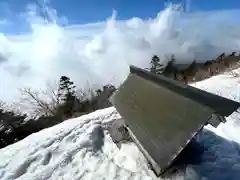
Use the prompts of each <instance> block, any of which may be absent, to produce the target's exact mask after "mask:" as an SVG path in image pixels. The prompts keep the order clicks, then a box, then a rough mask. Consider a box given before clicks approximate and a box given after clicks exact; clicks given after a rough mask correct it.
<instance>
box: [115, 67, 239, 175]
mask: <svg viewBox="0 0 240 180" xmlns="http://www.w3.org/2000/svg"><path fill="white" fill-rule="evenodd" d="M187 89H188V90H187ZM185 91H188V93H190V94H186V92H185ZM201 96H203V97H204V98H209V99H210V101H211V102H209V103H206V102H204V103H202V100H201V98H200V97H201ZM192 97H193V98H192ZM204 98H203V99H204ZM110 99H111V102H112V103H113V105H114V106H115V107H116V109H117V111H118V112H119V113H120V114H121V116H122V117H123V118H124V119H125V123H126V125H127V126H128V129H129V130H130V134H131V136H132V138H133V140H134V141H135V142H136V144H137V145H138V146H139V148H140V150H141V151H142V152H143V154H144V155H145V156H146V157H147V159H148V160H149V161H150V163H151V165H152V166H153V170H154V171H155V173H156V175H160V174H161V173H163V172H164V171H165V170H166V169H167V168H168V167H169V165H170V164H171V163H172V161H173V160H174V159H175V158H176V157H177V155H178V154H179V153H180V152H181V151H182V150H183V148H184V147H185V146H186V145H187V144H188V142H189V141H190V140H191V139H192V138H193V137H194V136H195V135H196V134H197V133H198V132H199V131H200V130H201V129H202V128H203V126H204V125H205V124H207V123H208V121H209V120H210V118H211V116H212V114H213V113H216V112H217V113H218V114H225V115H226V114H229V113H230V110H228V111H224V112H222V111H221V108H218V106H216V103H217V102H218V103H219V102H223V101H224V100H225V99H221V97H220V100H219V97H217V96H214V97H212V96H211V94H205V92H204V91H199V90H198V89H192V88H189V87H188V86H185V85H181V84H179V83H177V82H174V81H172V80H170V79H168V78H164V77H160V80H159V79H158V77H155V76H152V74H150V76H149V74H148V73H147V72H145V71H144V70H141V71H137V69H131V74H130V75H129V76H128V78H127V80H126V81H125V82H124V83H123V84H122V85H121V86H120V88H119V89H118V90H117V91H116V92H115V93H114V95H113V96H112V97H111V98H110ZM226 101H227V102H228V105H232V107H233V109H235V108H236V107H237V105H238V107H239V104H236V103H235V102H234V101H233V102H231V101H228V100H226ZM211 103H212V104H213V106H211ZM222 106H223V104H222ZM224 107H226V106H225V105H224ZM217 120H218V119H214V120H212V121H211V123H212V124H213V125H214V126H217V125H218V124H219V123H218V122H217ZM219 120H220V119H219Z"/></svg>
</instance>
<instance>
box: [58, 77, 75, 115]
mask: <svg viewBox="0 0 240 180" xmlns="http://www.w3.org/2000/svg"><path fill="white" fill-rule="evenodd" d="M75 87H76V86H75V85H74V83H73V81H71V80H70V78H69V77H67V76H62V77H61V78H60V80H59V89H58V96H59V97H60V101H61V103H60V104H62V108H63V113H64V115H66V116H67V117H70V116H71V115H72V114H73V111H74V106H75V102H76V100H77V97H76V94H75V93H76V92H75Z"/></svg>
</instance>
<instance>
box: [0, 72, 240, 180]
mask: <svg viewBox="0 0 240 180" xmlns="http://www.w3.org/2000/svg"><path fill="white" fill-rule="evenodd" d="M193 86H196V87H198V88H201V89H205V90H207V91H210V92H213V93H216V94H219V95H222V96H225V97H228V98H230V99H233V100H236V101H240V78H239V77H234V78H233V77H231V76H230V75H228V74H224V75H220V76H216V77H212V78H210V79H208V80H205V81H202V82H198V83H195V84H193ZM120 119H121V116H120V115H119V114H118V113H117V112H116V110H115V108H113V107H111V108H107V109H103V110H98V111H96V112H94V113H91V114H89V115H85V116H82V117H79V118H74V119H70V120H67V121H65V122H63V123H61V124H59V125H56V126H54V127H51V128H48V129H45V130H42V131H40V132H38V133H35V134H32V135H30V136H28V137H27V138H25V139H23V140H22V141H19V142H17V143H15V144H13V145H10V146H8V147H6V148H3V149H0V179H1V180H11V179H18V180H28V179H29V180H30V179H31V180H43V179H54V180H55V179H56V180H61V179H64V180H65V179H67V180H68V179H69V180H77V179H135V180H138V179H157V178H156V177H154V175H153V173H152V172H151V171H150V170H149V169H148V167H147V162H146V160H145V158H144V157H143V155H142V154H141V153H140V152H139V150H138V148H137V147H136V145H135V144H133V143H129V144H124V145H123V146H122V147H121V149H120V150H119V149H118V148H117V146H116V145H115V144H114V143H113V141H112V139H111V137H110V135H109V133H108V131H107V127H108V125H109V124H110V123H111V122H113V121H115V120H120ZM238 120H240V114H238V113H233V114H232V115H231V116H230V117H229V119H228V122H227V123H225V124H221V125H220V126H219V127H218V128H217V129H214V128H212V127H210V126H207V127H206V128H205V130H204V131H203V132H202V133H200V134H199V136H198V137H197V141H198V142H200V145H201V148H202V149H203V153H199V154H195V155H194V156H191V157H190V159H198V160H197V163H195V164H188V165H187V167H184V168H183V169H181V170H179V172H177V173H175V174H174V175H173V176H172V177H169V179H205V180H207V179H209V180H211V179H216V180H237V179H239V177H240V145H239V144H238V143H240V137H239V135H238V134H239V132H240V121H238ZM217 135H218V136H217ZM233 141H234V142H233Z"/></svg>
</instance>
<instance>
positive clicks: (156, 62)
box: [150, 55, 163, 74]
mask: <svg viewBox="0 0 240 180" xmlns="http://www.w3.org/2000/svg"><path fill="white" fill-rule="evenodd" d="M150 64H151V68H150V71H151V72H152V73H156V74H159V73H161V71H162V69H163V65H162V64H160V59H159V57H158V56H157V55H154V56H153V57H152V60H151V63H150Z"/></svg>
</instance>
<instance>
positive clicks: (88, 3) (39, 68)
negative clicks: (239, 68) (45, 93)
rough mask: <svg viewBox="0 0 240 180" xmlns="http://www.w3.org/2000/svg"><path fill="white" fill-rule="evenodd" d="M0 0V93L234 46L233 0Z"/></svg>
mask: <svg viewBox="0 0 240 180" xmlns="http://www.w3.org/2000/svg"><path fill="white" fill-rule="evenodd" d="M171 2H172V4H169V3H168V5H167V4H166V1H161V0H131V1H128V0H109V1H107V0H71V1H67V0H62V1H60V0H51V1H50V0H41V1H33V0H22V1H19V0H8V1H4V0H1V2H0V7H1V11H0V100H3V101H6V102H8V103H13V102H15V101H19V99H20V98H21V94H20V91H19V89H22V88H25V87H30V88H32V89H36V90H45V89H46V88H47V83H49V82H56V81H58V79H59V78H60V76H62V75H65V76H69V77H70V78H71V79H72V80H73V81H74V82H75V84H76V85H77V87H79V88H88V87H100V86H102V85H104V84H107V83H112V84H114V85H116V86H117V85H119V84H120V83H121V82H122V81H123V80H124V79H125V78H126V76H127V75H128V73H129V65H130V64H132V65H136V66H139V67H142V68H146V67H149V61H150V59H151V57H152V56H153V55H155V54H156V55H158V56H159V57H160V59H161V61H162V63H166V62H167V61H168V60H169V58H170V57H171V55H172V54H174V55H175V56H176V58H177V61H178V63H190V62H191V61H193V60H194V59H196V60H197V61H206V60H210V59H213V58H215V57H216V56H218V55H219V54H222V52H226V53H231V52H232V51H236V52H238V51H239V50H240V24H239V23H240V21H239V18H238V17H240V2H239V1H237V0H235V1H234V0H228V1H227V0H219V1H217V3H216V1H207V0H201V1H200V0H185V2H184V3H185V6H184V10H182V9H181V8H179V7H180V4H179V3H180V2H182V1H171Z"/></svg>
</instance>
